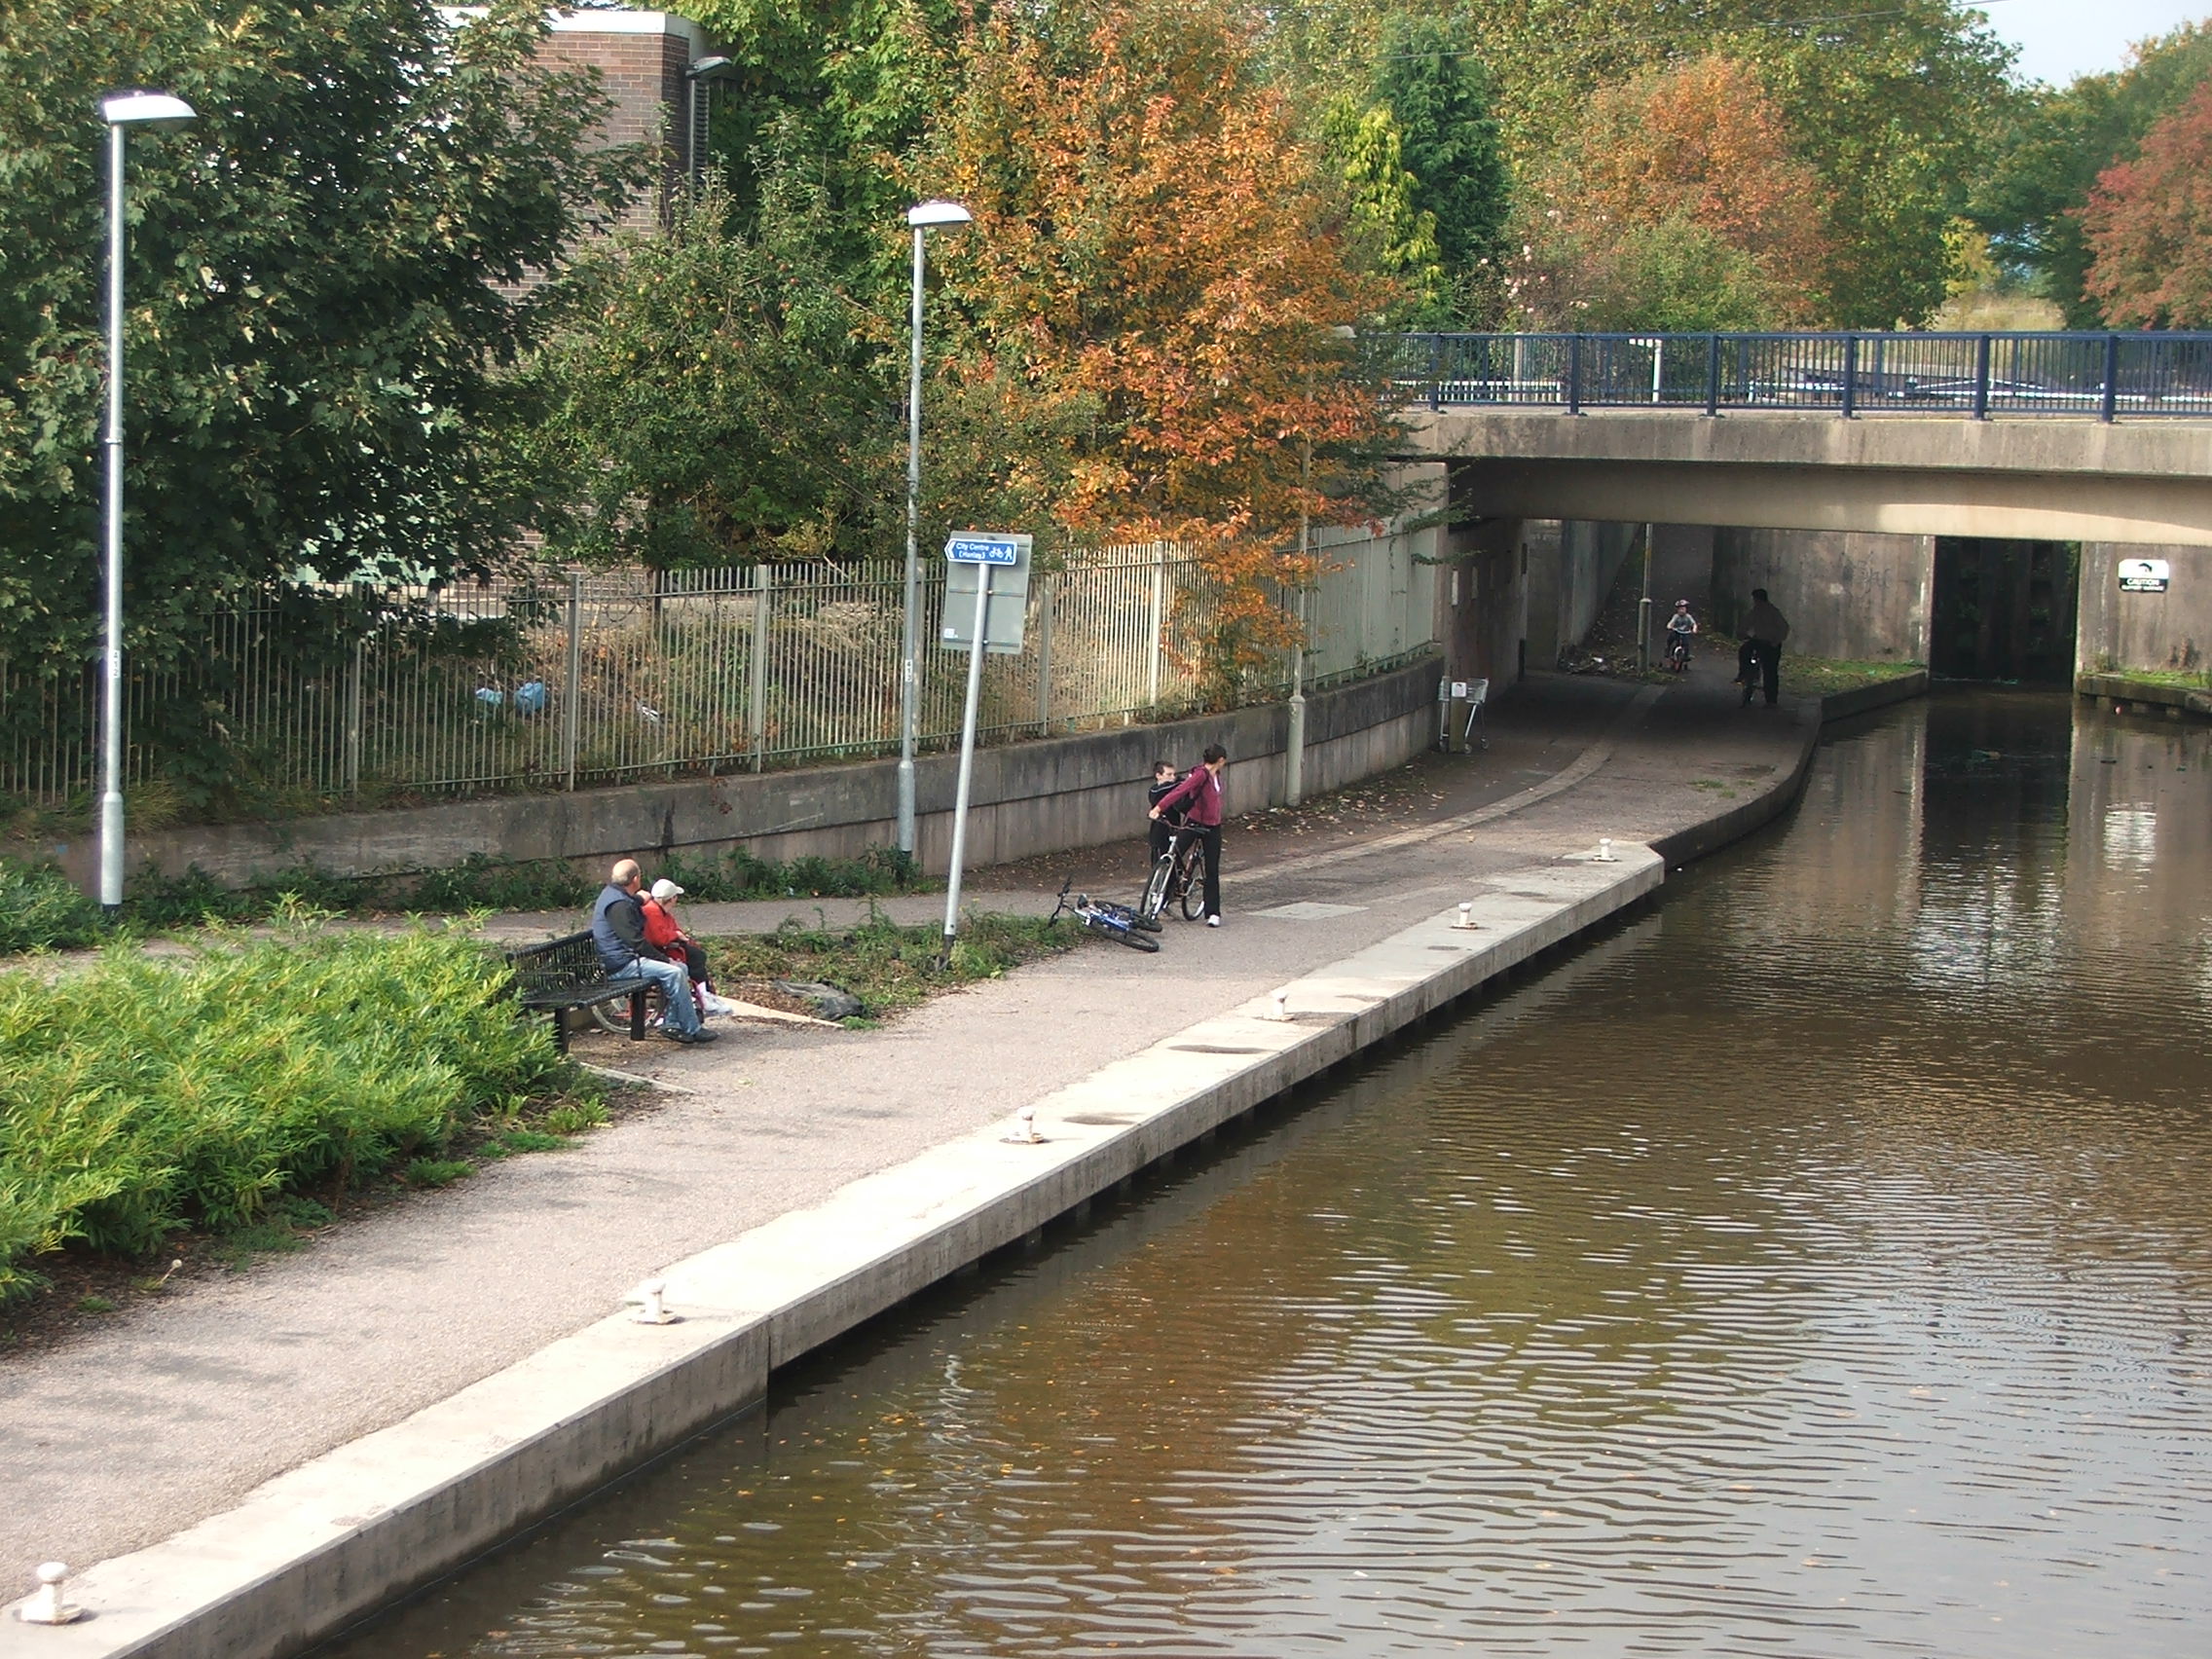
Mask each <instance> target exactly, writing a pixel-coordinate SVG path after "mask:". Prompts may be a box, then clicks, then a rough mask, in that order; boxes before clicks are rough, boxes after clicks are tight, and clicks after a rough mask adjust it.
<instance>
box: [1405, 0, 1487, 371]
mask: <svg viewBox="0 0 2212 1659" xmlns="http://www.w3.org/2000/svg"><path fill="white" fill-rule="evenodd" d="M1375 99H1376V101H1377V102H1378V103H1383V104H1387V105H1388V106H1389V107H1390V109H1391V111H1392V113H1394V114H1395V115H1396V116H1397V119H1398V130H1399V133H1400V136H1401V138H1402V140H1403V142H1404V146H1405V149H1404V161H1405V166H1406V170H1407V171H1408V172H1410V173H1412V174H1413V176H1414V206H1415V208H1416V210H1417V211H1424V212H1428V213H1432V214H1434V215H1435V218H1436V247H1437V252H1438V253H1439V255H1440V256H1441V257H1442V260H1443V265H1444V275H1445V283H1446V292H1445V294H1444V295H1443V296H1441V301H1440V304H1439V305H1438V306H1437V307H1436V312H1437V314H1436V315H1434V316H1432V317H1427V318H1419V319H1417V326H1420V327H1446V328H1450V327H1466V326H1472V325H1474V324H1475V323H1477V322H1478V321H1480V320H1484V318H1483V317H1482V313H1483V312H1484V310H1485V309H1486V307H1488V306H1489V305H1490V304H1492V303H1493V300H1494V296H1495V290H1496V287H1497V277H1496V273H1497V270H1498V265H1499V260H1500V256H1501V255H1502V254H1503V253H1504V251H1505V225H1506V219H1507V217H1508V215H1509V214H1510V212H1511V210H1512V196H1511V189H1510V185H1509V181H1508V179H1507V176H1506V170H1505V150H1504V141H1503V139H1502V138H1501V136H1500V135H1499V132H1498V127H1497V122H1496V120H1495V119H1494V118H1493V115H1492V113H1491V86H1490V78H1489V77H1488V76H1487V75H1486V74H1485V73H1484V72H1483V67H1482V62H1481V59H1480V57H1479V56H1478V55H1477V54H1476V52H1475V49H1474V41H1473V37H1472V36H1471V35H1470V34H1469V33H1468V31H1467V29H1466V27H1465V26H1464V24H1462V23H1461V22H1460V21H1459V20H1458V19H1456V18H1449V17H1442V18H1440V17H1414V16H1406V15H1398V16H1394V17H1392V18H1390V20H1389V22H1388V24H1387V25H1386V26H1385V27H1384V29H1383V45H1382V59H1381V63H1380V66H1379V68H1378V70H1377V74H1376V79H1375Z"/></svg>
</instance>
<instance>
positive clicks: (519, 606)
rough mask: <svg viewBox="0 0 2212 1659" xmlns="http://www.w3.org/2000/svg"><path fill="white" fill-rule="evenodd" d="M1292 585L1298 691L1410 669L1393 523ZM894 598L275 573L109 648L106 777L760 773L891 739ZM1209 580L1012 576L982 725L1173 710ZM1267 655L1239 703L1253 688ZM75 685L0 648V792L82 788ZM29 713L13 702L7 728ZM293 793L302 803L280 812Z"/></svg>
mask: <svg viewBox="0 0 2212 1659" xmlns="http://www.w3.org/2000/svg"><path fill="white" fill-rule="evenodd" d="M1325 554H1326V557H1327V558H1328V560H1329V561H1330V566H1331V568H1330V569H1329V570H1328V571H1327V572H1326V573H1325V574H1324V575H1323V577H1322V578H1321V580H1320V582H1319V583H1318V584H1317V586H1316V587H1315V588H1314V589H1313V590H1312V591H1311V592H1310V594H1309V596H1308V599H1307V605H1306V616H1307V625H1308V629H1309V648H1308V652H1307V658H1306V673H1307V676H1308V679H1309V682H1312V683H1322V682H1328V681H1331V680H1339V679H1346V678H1352V677H1356V676H1357V675H1359V674H1361V673H1364V672H1372V671H1380V670H1381V669H1383V668H1387V667H1392V666H1396V665H1397V664H1398V663H1400V662H1402V661H1405V660H1409V659H1410V658H1412V657H1413V656H1415V655H1417V654H1419V652H1420V651H1421V650H1424V649H1426V648H1427V647H1428V645H1429V644H1430V642H1431V640H1432V638H1433V627H1432V615H1431V604H1432V596H1433V579H1434V578H1433V573H1432V571H1430V569H1429V568H1428V567H1426V566H1424V565H1421V564H1420V563H1419V561H1418V560H1417V559H1416V558H1415V557H1414V538H1413V537H1412V536H1408V535H1387V536H1383V537H1379V538H1376V539H1374V540H1372V541H1358V542H1350V543H1345V544H1340V545H1337V546H1334V547H1330V548H1328V549H1325ZM902 592H903V578H902V571H901V567H900V566H899V564H898V563H896V562H894V561H882V562H874V563H869V564H866V565H863V566H857V567H826V566H789V567H767V566H764V567H760V568H758V569H755V570H728V571H681V572H671V573H663V574H661V575H659V576H657V577H656V576H654V575H652V574H651V573H649V572H645V571H618V572H590V573H586V572H551V573H542V574H535V575H521V576H515V577H508V578H502V579H499V580H496V581H493V582H491V583H489V584H487V585H484V586H471V587H462V588H453V589H445V590H440V591H436V592H431V591H426V590H409V591H401V592H383V593H373V594H372V593H368V592H359V593H351V594H347V593H343V592H330V591H321V592H314V591H303V590H293V591H290V592H287V593H285V594H281V595H272V596H267V597H265V598H264V599H263V600H261V601H259V602H257V603H254V604H250V605H243V606H238V607H233V608H223V609H220V610H215V611H211V612H209V613H208V614H207V615H206V616H205V617H204V618H203V627H204V633H203V636H202V637H200V638H197V639H193V640H188V641H187V642H186V645H185V648H184V649H183V650H182V651H181V652H180V653H179V654H178V657H177V659H176V660H175V661H174V662H173V663H172V664H171V665H168V666H165V667H162V668H159V669H155V670H147V669H144V668H142V667H139V666H138V665H136V664H133V665H132V668H131V672H130V674H129V682H128V685H127V695H126V719H127V722H128V725H127V749H126V767H127V773H128V776H129V780H130V781H131V782H132V783H135V784H143V783H145V782H146V781H147V780H149V779H151V778H154V777H157V776H160V775H161V774H162V773H163V772H164V770H165V767H166V765H169V764H173V762H174V760H175V757H176V756H178V755H179V754H182V753H187V752H190V753H194V754H197V755H199V756H201V757H202V759H201V762H200V763H201V764H203V765H204V764H205V763H206V762H205V757H206V756H208V755H209V754H210V753H213V754H216V755H218V756H219V757H220V761H221V764H222V766H223V768H224V769H225V772H226V781H227V782H229V783H230V784H231V785H232V786H233V787H234V790H238V789H242V790H244V791H246V792H248V793H253V792H258V793H261V794H262V795H264V796H266V797H269V798H272V799H275V800H277V801H279V802H281V801H282V800H283V799H284V798H285V797H290V798H292V799H294V800H299V799H300V797H323V798H329V797H354V796H368V797H373V798H385V797H388V796H390V795H393V794H421V793H473V792H493V791H500V790H512V789H534V788H535V789H544V788H554V789H574V788H577V787H579V786H580V785H584V784H601V783H615V782H621V781H625V780H634V779H638V778H642V777H648V776H652V775H655V774H661V775H668V774H674V773H679V772H702V771H704V772H726V771H735V770H749V769H750V770H763V769H766V768H768V767H771V766H786V765H794V764H800V763H804V762H808V761H815V760H828V759H838V758H849V757H858V756H876V755H885V754H891V753H894V752H896V750H897V749H898V746H899V642H900V619H901V604H902ZM943 595H944V571H943V567H942V565H941V564H938V563H936V562H934V561H933V562H931V563H930V564H928V565H925V567H924V572H923V591H922V634H921V637H922V641H923V654H922V665H921V666H922V714H921V722H920V723H921V736H920V740H921V742H922V744H923V746H924V747H926V748H942V747H949V746H950V745H951V744H953V743H954V742H956V741H957V739H958V735H959V726H960V714H961V703H962V695H963V689H964V682H965V675H966V667H967V658H966V656H965V654H962V653H955V652H951V651H947V650H944V649H941V648H940V647H939V646H938V645H935V643H934V642H935V641H936V639H937V638H938V632H939V619H940V612H941V609H942V605H943ZM1212 613H1213V593H1212V590H1211V588H1210V586H1209V584H1208V582H1207V580H1206V577H1205V574H1204V571H1202V569H1201V568H1200V566H1199V565H1198V561H1196V560H1195V559H1192V558H1189V557H1186V556H1184V555H1183V554H1182V553H1181V552H1180V551H1178V550H1177V549H1175V548H1173V547H1169V546H1165V545H1156V546H1138V547H1120V548H1110V549H1106V550H1103V551H1101V552H1098V553H1095V554H1091V555H1088V556H1081V557H1076V558H1071V559H1070V560H1069V561H1067V563H1066V565H1065V567H1064V568H1063V569H1061V570H1059V571H1053V572H1051V573H1049V574H1045V573H1041V574H1039V575H1037V576H1035V577H1034V578H1033V579H1032V581H1031V584H1030V596H1029V610H1028V618H1027V634H1026V644H1025V648H1024V649H1023V651H1022V652H1021V653H1020V654H1018V655H1008V656H1001V655H990V656H987V657H986V658H985V661H984V669H983V684H982V706H981V720H980V729H981V731H982V733H983V734H984V736H985V737H986V739H996V740H1005V739H1009V738H1014V737H1020V736H1026V735H1034V734H1042V733H1046V732H1062V731H1073V730H1081V729H1085V728H1087V727H1092V726H1098V725H1102V724H1107V723H1112V722H1115V721H1134V720H1137V719H1149V718H1153V717H1155V716H1157V715H1162V714H1170V713H1174V712H1177V711H1179V710H1184V709H1190V708H1195V707H1197V706H1198V704H1199V703H1200V702H1201V700H1203V699H1204V698H1205V697H1206V696H1207V695H1208V693H1209V692H1210V691H1213V690H1214V689H1215V688H1213V687H1209V686H1207V685H1205V684H1203V683H1202V682H1201V674H1202V672H1203V667H1202V659H1203V652H1202V649H1201V646H1202V643H1203V641H1204V638H1205V635H1206V630H1207V628H1208V626H1209V623H1210V622H1211V619H1212ZM1287 672H1288V670H1287V661H1286V663H1285V665H1284V666H1283V667H1282V669H1281V672H1280V673H1279V674H1275V675H1267V674H1263V675H1261V676H1260V677H1258V678H1257V679H1256V680H1248V681H1247V682H1245V683H1244V684H1243V685H1242V686H1241V688H1240V693H1241V698H1242V700H1245V701H1264V700H1267V699H1269V698H1271V697H1272V696H1274V695H1277V694H1279V692H1280V690H1281V689H1282V683H1283V682H1284V680H1285V679H1286V677H1287ZM95 693H96V686H95V683H94V682H93V679H92V675H91V673H90V672H89V671H88V672H87V673H85V674H84V675H82V676H75V677H70V678H68V679H66V680H54V679H46V680H37V679H32V678H30V677H28V676H20V675H12V674H11V673H10V671H9V668H8V665H7V664H6V663H5V662H0V696H4V697H5V698H6V699H7V700H8V703H9V705H10V708H11V713H12V718H11V719H9V720H8V721H7V723H6V725H5V726H0V796H7V797H11V798H14V799H18V800H23V801H29V802H32V803H35V804H38V805H42V806H66V805H69V804H71V803H72V802H78V803H81V802H82V801H84V800H85V799H86V798H87V796H88V795H89V793H90V791H91V789H92V778H93V776H94V770H95V756H96V753H97V746H96V730H97V718H96V695H95ZM26 717H27V718H26ZM302 804H304V801H303V802H302Z"/></svg>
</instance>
